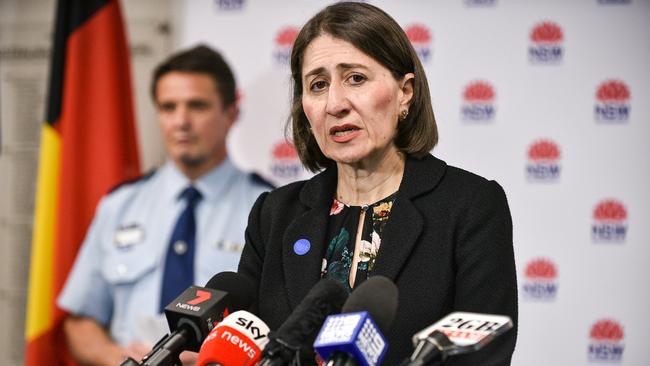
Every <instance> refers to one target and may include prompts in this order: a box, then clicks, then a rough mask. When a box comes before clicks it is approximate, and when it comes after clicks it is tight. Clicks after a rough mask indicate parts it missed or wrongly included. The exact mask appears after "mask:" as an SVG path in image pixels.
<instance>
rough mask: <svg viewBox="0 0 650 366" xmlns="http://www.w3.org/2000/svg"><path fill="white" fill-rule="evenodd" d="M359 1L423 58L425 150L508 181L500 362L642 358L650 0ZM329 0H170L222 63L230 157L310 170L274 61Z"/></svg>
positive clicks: (297, 172) (648, 270) (649, 321)
mask: <svg viewBox="0 0 650 366" xmlns="http://www.w3.org/2000/svg"><path fill="white" fill-rule="evenodd" d="M370 3H372V4H375V5H378V6H379V7H381V8H383V9H384V10H386V11H387V12H388V13H389V14H391V15H392V16H393V17H394V18H395V19H396V20H397V21H398V23H400V24H401V25H402V27H403V28H404V29H405V31H406V32H407V34H408V36H409V38H410V40H411V42H412V43H413V45H414V47H415V49H416V51H417V52H418V55H419V56H420V59H421V60H422V63H423V65H424V68H425V70H426V73H427V78H428V80H429V85H430V86H431V96H432V99H433V106H434V112H435V114H436V119H437V122H438V126H439V130H440V144H439V145H438V146H437V147H436V148H435V149H434V151H433V152H434V154H435V155H436V156H438V157H440V158H442V159H444V160H446V161H447V163H449V164H451V165H456V166H459V167H462V168H465V169H467V170H470V171H473V172H476V173H478V174H480V175H483V176H485V177H487V178H490V179H496V180H497V181H498V182H499V183H500V184H501V185H503V186H504V188H505V190H506V192H507V195H508V199H509V203H510V207H511V210H512V216H513V221H514V246H515V253H516V260H517V273H518V286H519V309H520V322H519V338H518V343H517V349H516V351H515V356H514V362H513V363H514V364H515V365H526V366H529V365H540V366H541V365H544V366H546V365H592V364H601V363H603V362H606V363H608V364H610V363H611V364H620V365H647V364H650V353H649V352H648V349H647V334H648V333H647V332H648V330H649V329H650V317H648V313H647V312H648V309H650V293H649V289H650V265H649V263H648V262H649V260H650V226H649V225H648V223H650V188H649V187H650V164H649V163H648V156H650V143H649V142H648V140H649V139H650V67H649V65H650V1H648V0H627V1H625V0H601V1H599V0H572V1H559V0H556V1H532V0H529V1H523V0H516V1H515V0H511V1H504V0H493V1H489V0H473V1H472V0H448V1H405V0H401V1H370ZM327 4H328V1H316V0H296V1H289V0H284V1H280V0H276V1H262V0H258V1H245V0H239V1H236V0H201V1H199V0H193V1H187V2H177V3H176V5H175V6H176V9H175V12H174V14H177V15H176V16H175V17H176V18H175V23H176V24H174V30H175V32H176V36H177V39H176V43H177V45H178V46H179V47H184V46H190V45H194V44H196V43H197V42H205V43H207V44H210V45H212V46H214V47H216V48H218V49H219V50H221V51H222V52H223V53H224V54H225V55H226V58H227V59H228V61H229V62H230V63H231V64H232V65H233V67H234V69H235V72H236V76H237V78H238V81H239V84H240V88H241V89H240V94H241V98H242V107H243V109H242V114H241V118H240V121H239V123H238V125H237V126H236V127H235V129H234V131H233V133H232V134H231V136H230V137H231V138H230V140H229V148H230V150H231V152H232V155H233V159H234V160H235V161H236V162H237V163H238V164H240V165H242V166H243V167H245V168H247V169H255V170H257V171H259V172H260V173H261V174H263V175H264V176H265V177H267V178H268V179H269V180H272V181H274V182H275V183H278V184H282V183H286V182H290V181H293V180H297V179H303V178H307V177H309V176H310V175H309V174H308V173H306V172H304V171H303V170H302V168H301V167H300V163H299V161H298V159H297V157H296V154H295V152H294V150H293V149H292V148H291V146H290V145H287V143H286V142H285V139H284V131H283V126H284V122H285V120H286V117H287V115H288V111H289V104H288V100H289V95H290V88H289V86H290V83H289V68H288V60H289V57H290V52H291V45H292V42H293V40H294V39H295V37H296V34H297V32H298V30H299V28H300V26H301V25H302V24H303V23H304V22H305V21H306V20H307V19H308V18H309V17H310V16H312V15H313V14H315V13H316V12H317V11H318V10H319V9H321V8H322V7H324V6H325V5H327ZM486 244H488V245H489V243H486ZM432 280H435V279H432ZM427 325H428V324H422V327H423V328H424V327H425V326H427Z"/></svg>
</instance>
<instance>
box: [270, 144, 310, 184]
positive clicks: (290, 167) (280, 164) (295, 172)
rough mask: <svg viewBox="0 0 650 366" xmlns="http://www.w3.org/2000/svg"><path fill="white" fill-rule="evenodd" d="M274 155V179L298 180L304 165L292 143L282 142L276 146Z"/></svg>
mask: <svg viewBox="0 0 650 366" xmlns="http://www.w3.org/2000/svg"><path fill="white" fill-rule="evenodd" d="M272 155H273V161H272V163H271V174H273V176H274V177H276V178H279V179H282V180H292V179H296V178H298V176H299V174H300V173H301V172H302V164H301V163H300V159H299V158H298V152H296V149H295V147H294V146H293V145H292V144H291V143H289V142H286V141H282V142H279V143H277V144H275V146H273V151H272Z"/></svg>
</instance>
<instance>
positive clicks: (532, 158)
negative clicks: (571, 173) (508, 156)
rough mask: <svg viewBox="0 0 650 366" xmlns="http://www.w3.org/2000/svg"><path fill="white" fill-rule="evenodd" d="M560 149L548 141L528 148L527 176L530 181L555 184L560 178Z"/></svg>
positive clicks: (535, 143) (536, 143) (533, 144)
mask: <svg viewBox="0 0 650 366" xmlns="http://www.w3.org/2000/svg"><path fill="white" fill-rule="evenodd" d="M559 160H560V148H559V147H558V145H557V144H556V143H555V142H553V141H551V140H548V139H540V140H537V141H535V142H533V143H532V144H531V145H530V147H529V148H528V164H527V165H526V175H527V177H528V180H529V181H535V182H554V181H557V180H558V179H559V178H560V163H559Z"/></svg>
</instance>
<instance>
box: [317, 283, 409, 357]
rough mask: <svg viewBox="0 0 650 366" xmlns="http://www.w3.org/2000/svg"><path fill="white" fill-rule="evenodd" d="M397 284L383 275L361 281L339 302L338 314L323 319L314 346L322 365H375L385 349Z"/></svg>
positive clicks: (393, 311) (394, 304)
mask: <svg viewBox="0 0 650 366" xmlns="http://www.w3.org/2000/svg"><path fill="white" fill-rule="evenodd" d="M397 300H398V290H397V286H395V284H394V283H393V282H392V281H391V280H389V279H388V278H386V277H383V276H373V277H370V278H369V279H367V280H366V281H364V282H363V283H362V284H361V285H359V287H357V288H355V289H354V291H352V294H351V295H350V297H349V298H348V300H347V301H346V302H345V304H344V305H343V311H342V313H341V314H338V315H332V316H330V317H328V318H327V320H325V324H323V327H322V328H321V331H320V333H319V334H318V337H317V338H316V341H315V342H314V349H315V350H316V352H317V353H318V354H319V356H320V357H321V358H322V359H323V360H327V363H326V365H328V366H330V365H334V366H342V365H362V366H374V365H379V364H380V363H381V360H382V359H383V356H384V355H385V353H386V350H387V349H388V342H387V341H386V339H385V338H384V336H383V334H385V333H386V332H387V331H388V330H389V329H390V326H391V325H392V323H393V320H395V315H396V313H397Z"/></svg>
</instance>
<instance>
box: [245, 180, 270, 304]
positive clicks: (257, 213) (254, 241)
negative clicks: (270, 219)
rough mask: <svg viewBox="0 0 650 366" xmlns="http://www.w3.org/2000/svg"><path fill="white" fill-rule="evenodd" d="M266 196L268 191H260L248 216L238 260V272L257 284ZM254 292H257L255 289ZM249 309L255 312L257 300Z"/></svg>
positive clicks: (258, 281) (262, 241) (260, 269)
mask: <svg viewBox="0 0 650 366" xmlns="http://www.w3.org/2000/svg"><path fill="white" fill-rule="evenodd" d="M267 196H268V192H264V193H262V194H261V195H260V196H259V197H258V198H257V201H255V204H254V205H253V208H252V209H251V212H250V214H249V216H248V226H247V227H246V233H245V237H246V244H245V245H244V250H243V251H242V255H241V258H240V260H239V268H238V272H239V273H241V274H243V275H245V276H247V277H249V278H250V279H251V280H253V282H254V283H255V284H256V285H259V283H260V278H261V276H262V265H263V263H264V256H265V252H266V248H265V241H264V240H263V238H264V237H266V236H265V234H264V232H263V231H264V230H263V229H262V227H261V225H262V217H263V215H264V214H263V211H264V203H265V201H266V198H267ZM256 293H259V289H258V291H256ZM251 311H252V312H253V313H254V314H257V311H258V309H257V302H255V305H254V306H253V308H251Z"/></svg>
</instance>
